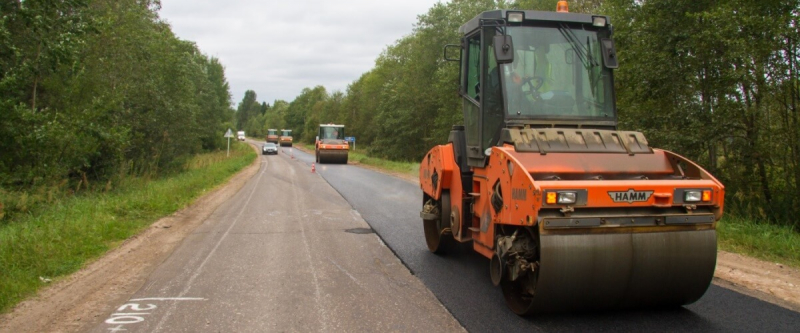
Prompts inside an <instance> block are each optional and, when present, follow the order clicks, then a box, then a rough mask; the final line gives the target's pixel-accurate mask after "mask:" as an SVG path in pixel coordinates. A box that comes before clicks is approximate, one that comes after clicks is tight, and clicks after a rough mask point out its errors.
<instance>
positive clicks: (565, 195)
mask: <svg viewBox="0 0 800 333" xmlns="http://www.w3.org/2000/svg"><path fill="white" fill-rule="evenodd" d="M577 199H578V194H577V193H575V192H558V204H559V205H572V204H575V201H576V200H577Z"/></svg>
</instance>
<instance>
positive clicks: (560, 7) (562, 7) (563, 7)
mask: <svg viewBox="0 0 800 333" xmlns="http://www.w3.org/2000/svg"><path fill="white" fill-rule="evenodd" d="M556 11H557V12H559V13H569V6H568V5H567V2H566V1H563V0H562V1H559V2H558V4H557V5H556Z"/></svg>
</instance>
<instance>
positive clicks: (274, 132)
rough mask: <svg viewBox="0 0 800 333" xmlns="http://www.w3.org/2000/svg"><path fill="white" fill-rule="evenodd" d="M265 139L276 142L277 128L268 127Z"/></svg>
mask: <svg viewBox="0 0 800 333" xmlns="http://www.w3.org/2000/svg"><path fill="white" fill-rule="evenodd" d="M266 141H267V142H272V143H275V144H277V143H278V130H277V129H273V128H270V129H268V130H267V137H266Z"/></svg>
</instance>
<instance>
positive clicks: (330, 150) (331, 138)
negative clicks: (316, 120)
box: [315, 124, 350, 164]
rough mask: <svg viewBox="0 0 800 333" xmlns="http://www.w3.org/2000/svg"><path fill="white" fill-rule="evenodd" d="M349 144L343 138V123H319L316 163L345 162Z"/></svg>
mask: <svg viewBox="0 0 800 333" xmlns="http://www.w3.org/2000/svg"><path fill="white" fill-rule="evenodd" d="M349 151H350V145H349V144H348V143H347V141H345V140H344V125H334V124H320V125H319V132H318V133H317V140H316V143H315V153H316V156H317V163H341V164H347V155H348V152H349Z"/></svg>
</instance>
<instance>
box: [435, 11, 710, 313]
mask: <svg viewBox="0 0 800 333" xmlns="http://www.w3.org/2000/svg"><path fill="white" fill-rule="evenodd" d="M459 32H460V34H461V36H462V38H461V43H460V44H458V45H448V46H445V58H446V59H447V60H451V61H458V62H459V63H460V69H461V70H460V73H461V74H460V96H461V99H462V105H463V114H464V125H457V126H453V128H452V131H451V132H450V136H449V139H448V143H447V144H445V145H439V146H436V147H434V148H433V149H431V150H430V151H429V152H428V153H427V154H426V155H425V156H424V158H423V159H422V162H421V165H420V170H419V177H420V187H421V188H422V190H423V198H422V210H421V212H420V216H421V218H422V220H423V227H424V233H425V240H426V243H427V246H428V249H429V250H430V251H431V252H434V253H437V254H439V253H446V252H447V251H448V250H449V249H452V248H453V247H454V246H458V244H460V243H466V244H467V245H464V246H468V245H469V246H471V247H472V248H473V249H474V250H475V251H476V252H477V253H479V254H481V255H483V256H484V257H486V258H487V259H488V260H487V263H488V267H489V275H490V277H491V281H492V283H493V284H494V285H496V286H499V287H500V289H501V290H502V292H503V295H504V297H505V300H506V303H507V305H508V307H509V308H510V309H511V310H512V311H513V312H514V313H516V314H518V315H531V314H538V313H545V312H564V311H582V310H594V309H618V308H643V307H665V306H681V305H685V304H689V303H692V302H695V301H697V300H698V299H699V298H700V297H702V296H703V294H704V293H705V291H706V289H707V288H708V286H709V284H710V282H711V279H712V277H713V275H714V268H715V265H716V256H717V235H716V224H717V222H718V221H719V219H720V218H721V216H722V211H723V198H724V195H725V188H724V186H723V185H722V184H721V183H720V182H719V181H718V180H717V179H715V178H714V177H713V176H712V175H711V174H709V173H708V172H706V170H704V169H703V168H702V167H700V166H699V165H697V164H696V163H694V162H692V161H690V160H688V159H686V158H684V157H682V156H680V155H678V154H675V153H672V152H669V151H666V150H662V149H656V148H652V147H650V146H649V144H648V142H647V140H646V139H645V137H644V135H643V134H642V133H639V132H631V131H622V130H619V129H617V109H616V105H615V95H614V81H613V69H615V68H617V67H618V64H617V57H616V51H615V48H614V43H613V39H612V29H611V24H610V21H609V18H608V17H606V16H602V15H587V14H577V13H565V12H540V11H521V10H495V11H488V12H484V13H481V14H479V15H478V16H476V17H475V18H473V19H472V20H470V21H469V22H467V23H466V24H464V25H462V26H461V28H460V29H459Z"/></svg>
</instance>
